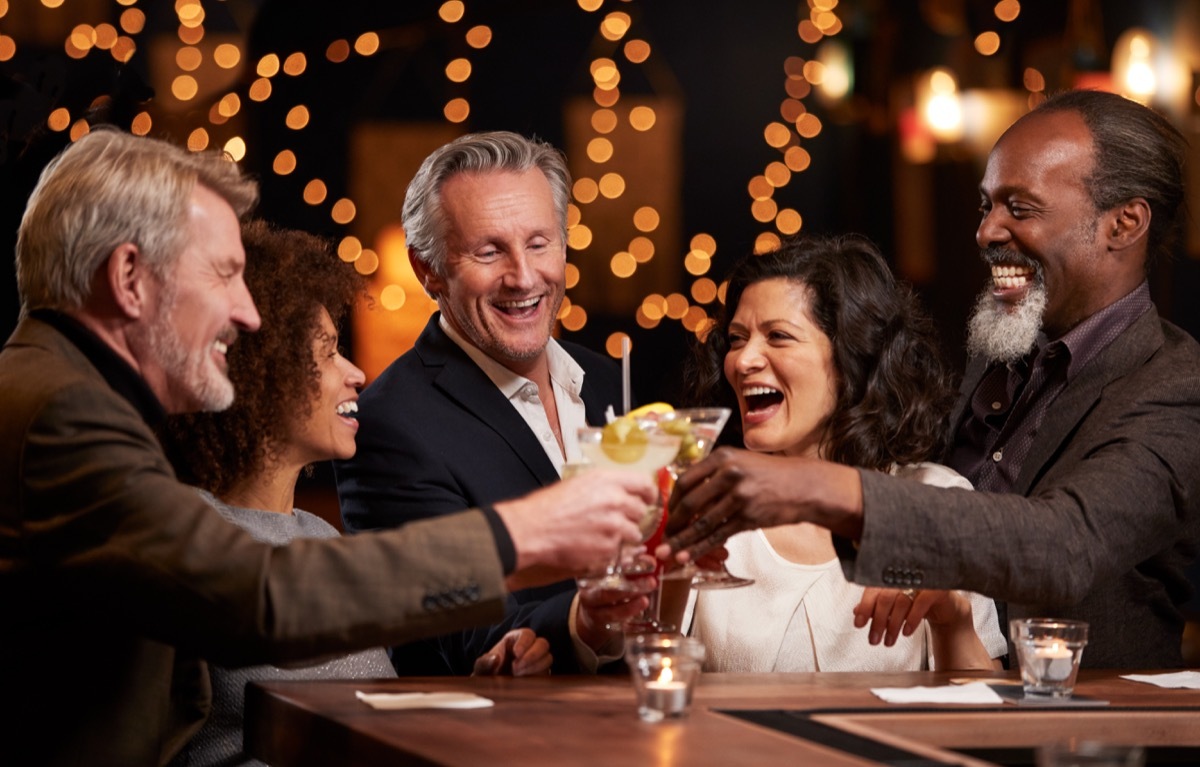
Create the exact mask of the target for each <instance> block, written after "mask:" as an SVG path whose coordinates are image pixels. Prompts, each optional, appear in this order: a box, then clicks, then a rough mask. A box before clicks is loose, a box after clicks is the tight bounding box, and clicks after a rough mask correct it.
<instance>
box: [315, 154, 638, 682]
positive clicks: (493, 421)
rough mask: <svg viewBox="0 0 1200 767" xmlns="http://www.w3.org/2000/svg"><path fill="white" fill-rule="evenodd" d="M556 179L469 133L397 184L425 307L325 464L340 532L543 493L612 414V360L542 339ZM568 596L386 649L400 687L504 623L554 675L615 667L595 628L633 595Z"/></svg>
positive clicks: (570, 592) (560, 286) (513, 604)
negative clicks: (351, 433) (534, 647)
mask: <svg viewBox="0 0 1200 767" xmlns="http://www.w3.org/2000/svg"><path fill="white" fill-rule="evenodd" d="M570 184H571V182H570V175H569V173H568V171H567V167H566V163H565V160H564V158H563V157H562V154H561V153H560V152H558V151H557V150H555V149H554V148H553V147H550V146H549V145H547V144H544V143H542V142H539V141H535V140H530V139H526V138H524V137H522V136H519V135H517V134H514V133H508V132H491V133H480V134H471V135H467V136H463V137H460V138H459V139H457V140H455V141H453V142H451V143H449V144H447V145H446V146H443V147H441V148H439V149H438V150H436V151H435V152H434V153H433V154H431V155H430V156H429V157H428V158H426V160H425V161H424V163H423V164H422V165H421V168H420V169H419V170H418V172H417V174H416V176H415V177H414V178H413V180H412V182H411V183H410V184H409V187H408V190H407V193H406V195H405V200H404V211H403V219H404V227H405V234H406V236H407V242H408V249H409V260H410V262H411V263H412V267H413V270H414V272H415V273H416V275H417V277H418V278H419V279H420V280H421V282H422V284H423V285H424V286H425V290H426V292H428V293H429V295H430V296H432V297H434V298H436V299H437V301H438V308H439V311H438V312H437V313H435V314H434V315H433V316H432V317H431V318H430V319H429V323H428V324H427V325H426V327H425V330H424V331H423V332H422V333H421V336H420V338H418V339H417V342H416V344H415V346H414V348H413V349H411V350H410V351H408V352H406V353H405V354H403V355H401V356H400V357H399V358H398V359H396V360H395V361H394V362H393V363H392V364H391V365H390V366H389V367H388V368H387V370H385V371H384V372H383V373H382V374H381V375H380V376H379V378H378V379H377V380H376V381H374V382H372V383H371V385H369V386H368V387H367V389H366V390H365V391H364V392H363V395H362V400H361V402H362V408H361V412H360V416H359V424H360V431H359V435H358V444H359V449H358V453H357V454H356V455H355V457H354V458H353V459H351V460H348V461H344V462H339V463H337V464H336V465H335V468H336V472H337V479H338V493H339V496H340V499H341V508H342V517H343V520H344V521H345V526H346V529H347V530H348V531H357V530H371V529H378V528H388V527H397V526H401V525H405V524H407V523H410V522H412V521H414V520H418V519H423V518H428V517H436V516H439V515H442V514H445V513H447V512H450V511H453V510H455V509H460V508H463V505H464V504H465V505H466V506H474V505H482V504H489V503H494V502H496V501H499V500H503V499H505V498H510V497H512V496H514V495H520V494H523V493H526V492H529V491H531V490H533V489H535V488H538V487H541V486H544V485H549V484H552V483H554V482H557V481H558V479H559V473H560V471H561V470H562V467H563V466H564V465H565V464H566V463H568V462H570V461H576V460H578V459H579V453H578V445H577V444H576V440H575V433H576V430H577V429H578V427H581V426H585V425H587V424H599V423H603V422H604V411H605V409H606V407H608V406H616V405H618V404H620V402H621V384H620V378H619V371H618V368H617V366H616V364H615V363H614V362H613V361H612V360H608V359H605V358H603V357H601V356H600V355H598V354H596V353H593V352H590V351H588V350H586V349H584V348H582V347H580V346H578V345H576V344H571V343H568V342H560V341H557V340H555V339H554V338H553V337H552V331H553V329H554V325H555V321H556V318H557V315H558V310H559V307H560V306H561V304H562V301H563V296H564V294H565V282H566V276H565V269H566V228H567V202H568V199H569V190H570ZM599 596H600V595H596V594H582V595H580V596H579V598H578V599H577V598H576V589H575V584H574V582H573V581H562V582H559V583H556V584H553V585H551V586H548V587H546V588H542V589H533V590H529V591H523V592H516V593H514V594H512V595H510V597H509V604H508V609H507V614H506V616H505V619H504V621H503V622H502V623H501V624H500V625H498V626H494V627H491V628H489V629H484V630H479V631H476V632H472V633H467V634H455V635H451V636H444V637H441V638H439V639H437V640H435V641H432V642H426V643H422V644H420V645H415V646H408V647H402V648H396V649H395V650H394V651H393V662H394V663H395V665H396V669H397V671H399V672H400V673H401V674H406V673H407V674H432V673H451V674H453V673H470V672H471V670H472V664H473V659H474V658H475V657H477V656H478V655H480V653H481V652H482V651H483V650H486V649H487V648H488V647H491V646H492V644H494V643H495V641H496V640H497V639H498V638H499V637H500V636H502V635H503V634H504V632H505V631H507V630H508V629H510V628H512V627H514V626H529V627H531V628H533V629H534V630H535V631H537V633H538V634H540V635H542V636H544V637H546V638H547V639H548V640H549V642H550V646H551V652H552V653H553V655H554V670H555V672H556V673H572V672H578V671H580V670H594V669H595V668H596V666H597V665H598V663H599V662H601V660H602V659H604V658H608V657H613V656H617V655H619V654H620V639H621V638H620V635H619V633H617V632H613V631H609V630H608V629H605V628H604V625H605V624H606V623H619V622H620V621H621V620H623V619H624V618H627V617H631V616H632V615H634V614H636V613H637V612H638V611H639V610H640V609H641V608H642V607H643V606H644V605H645V604H646V599H645V597H642V596H636V597H634V598H633V599H629V598H628V597H620V598H616V599H615V601H607V600H601V599H599Z"/></svg>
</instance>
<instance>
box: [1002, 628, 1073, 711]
mask: <svg viewBox="0 0 1200 767" xmlns="http://www.w3.org/2000/svg"><path fill="white" fill-rule="evenodd" d="M1008 627H1009V636H1010V637H1012V642H1013V646H1015V647H1016V649H1017V662H1018V663H1019V664H1020V666H1021V683H1022V685H1023V686H1024V688H1025V694H1026V695H1030V696H1040V697H1043V698H1069V697H1071V693H1072V692H1073V691H1074V689H1075V676H1076V675H1077V674H1078V673H1079V659H1080V658H1081V657H1082V656H1083V648H1084V646H1085V645H1087V637H1088V625H1087V624H1086V623H1084V622H1083V621H1069V620H1055V619H1053V618H1016V619H1013V620H1011V621H1009V622H1008Z"/></svg>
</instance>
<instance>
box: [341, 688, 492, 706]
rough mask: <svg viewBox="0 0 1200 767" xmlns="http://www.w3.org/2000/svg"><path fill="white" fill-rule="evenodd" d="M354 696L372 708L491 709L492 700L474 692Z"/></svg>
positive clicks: (375, 693) (355, 694) (362, 693)
mask: <svg viewBox="0 0 1200 767" xmlns="http://www.w3.org/2000/svg"><path fill="white" fill-rule="evenodd" d="M354 696H355V697H356V698H358V699H359V700H361V701H362V702H363V703H366V704H367V705H368V706H370V707H372V708H379V709H388V710H392V709H401V708H491V707H492V706H494V705H496V704H495V702H493V701H492V700H491V699H490V698H484V697H482V696H479V695H476V694H475V693H473V692H398V693H393V692H374V693H367V692H363V691H362V690H356V691H355V693H354Z"/></svg>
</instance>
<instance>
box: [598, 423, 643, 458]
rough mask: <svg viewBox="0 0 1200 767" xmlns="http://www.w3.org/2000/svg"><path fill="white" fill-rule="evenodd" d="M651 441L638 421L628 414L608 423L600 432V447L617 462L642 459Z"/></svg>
mask: <svg viewBox="0 0 1200 767" xmlns="http://www.w3.org/2000/svg"><path fill="white" fill-rule="evenodd" d="M649 442H650V440H649V439H648V438H647V437H646V432H645V431H643V430H642V427H641V426H638V422H637V421H635V420H634V419H633V418H632V417H630V416H627V415H625V416H621V417H620V418H618V419H616V420H615V421H613V422H611V423H609V424H606V425H605V427H604V428H603V429H602V430H601V432H600V449H601V450H603V451H604V454H605V455H607V456H608V457H609V458H611V459H612V460H614V461H616V462H617V463H634V462H636V461H638V460H640V459H641V457H642V456H643V455H645V454H646V445H647V444H649Z"/></svg>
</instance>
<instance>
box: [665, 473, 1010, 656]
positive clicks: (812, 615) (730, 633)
mask: <svg viewBox="0 0 1200 767" xmlns="http://www.w3.org/2000/svg"><path fill="white" fill-rule="evenodd" d="M892 474H894V475H895V476H898V477H904V478H907V479H914V480H916V481H919V482H924V483H925V484H928V485H936V486H938V487H962V488H966V489H968V490H969V489H971V484H970V483H969V482H968V481H967V480H966V479H965V478H963V477H962V476H960V475H959V474H957V473H956V472H954V471H953V470H951V469H949V468H947V467H945V466H941V465H938V464H930V463H923V464H916V465H913V466H905V467H901V468H899V469H897V470H894V471H893V472H892ZM725 545H726V547H727V548H728V549H729V559H728V560H727V561H726V566H727V567H728V568H729V570H730V571H731V572H733V573H736V574H738V575H744V576H747V577H749V578H753V579H754V580H755V583H754V585H752V586H746V587H743V588H738V589H710V590H703V591H696V590H693V592H692V597H691V603H690V604H689V606H688V612H687V614H685V616H684V626H688V625H690V626H691V630H690V633H691V634H692V635H693V636H696V637H698V638H700V639H701V640H702V641H703V642H704V645H705V647H706V648H707V650H708V652H707V653H706V659H705V662H704V670H705V671H729V672H764V671H917V670H924V669H929V668H932V666H933V657H932V652H931V650H932V645H931V642H930V633H929V624H928V623H922V625H921V628H920V629H918V630H917V631H915V632H913V634H912V636H909V637H905V636H900V637H898V638H897V639H896V643H895V644H894V645H893V646H891V647H885V646H884V645H883V644H882V643H880V644H878V645H874V646H873V645H871V644H870V643H869V642H868V641H867V637H868V632H867V629H866V628H865V627H864V628H861V629H860V628H855V627H854V613H853V612H852V611H853V609H854V606H855V605H857V604H858V602H859V600H860V599H861V598H862V593H863V587H862V586H859V585H857V584H854V583H850V582H848V581H847V580H846V578H845V576H844V575H843V574H842V568H841V564H840V563H839V562H838V560H837V559H832V560H830V561H829V562H825V563H823V564H819V565H800V564H796V563H794V562H789V561H787V560H786V559H784V558H783V557H782V556H780V555H779V554H778V553H777V552H776V551H775V549H774V548H772V546H771V544H770V543H769V542H768V541H767V537H766V535H764V534H763V531H762V530H750V531H747V532H744V533H738V534H737V535H735V536H733V537H731V538H730V539H729V540H728V541H727V542H726V544H725ZM964 594H965V595H966V596H967V597H969V598H970V600H971V614H972V617H973V619H974V623H975V631H976V633H978V634H979V637H980V639H981V640H982V641H983V646H984V647H985V648H986V649H987V651H988V653H989V654H990V655H991V657H993V658H997V657H1000V656H1001V655H1004V653H1005V652H1007V651H1008V647H1007V645H1006V643H1005V640H1004V637H1003V635H1002V634H1001V633H1000V626H999V623H998V621H997V618H996V605H995V603H994V602H993V601H992V600H991V599H989V598H987V597H984V596H980V595H979V594H972V593H966V592H964Z"/></svg>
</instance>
